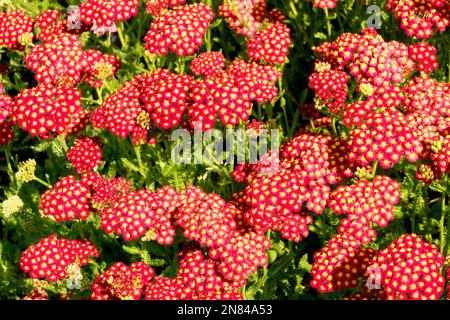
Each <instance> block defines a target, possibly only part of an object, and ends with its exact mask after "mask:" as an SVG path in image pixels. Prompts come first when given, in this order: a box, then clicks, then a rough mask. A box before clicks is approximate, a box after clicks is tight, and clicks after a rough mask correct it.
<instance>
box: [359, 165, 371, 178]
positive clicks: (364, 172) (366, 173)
mask: <svg viewBox="0 0 450 320" xmlns="http://www.w3.org/2000/svg"><path fill="white" fill-rule="evenodd" d="M355 176H356V177H357V178H358V179H370V178H372V172H371V171H370V170H369V169H368V168H366V167H358V168H356V172H355Z"/></svg>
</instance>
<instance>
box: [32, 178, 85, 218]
mask: <svg viewBox="0 0 450 320" xmlns="http://www.w3.org/2000/svg"><path fill="white" fill-rule="evenodd" d="M90 196H91V194H90V190H89V187H88V186H87V185H86V183H84V182H79V181H77V179H76V178H75V177H74V176H66V177H63V178H62V179H61V180H60V181H59V182H58V183H56V184H55V185H54V186H53V188H52V189H50V190H47V191H45V192H44V193H43V194H42V197H41V203H40V206H39V211H40V212H41V213H42V214H43V215H45V216H51V217H53V218H55V220H56V221H67V220H73V219H82V220H85V219H87V218H88V216H89V214H90V210H89V198H90Z"/></svg>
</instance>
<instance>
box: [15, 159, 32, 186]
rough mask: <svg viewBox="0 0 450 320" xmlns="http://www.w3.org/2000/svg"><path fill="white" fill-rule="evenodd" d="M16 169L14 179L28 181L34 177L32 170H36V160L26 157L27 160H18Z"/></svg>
mask: <svg viewBox="0 0 450 320" xmlns="http://www.w3.org/2000/svg"><path fill="white" fill-rule="evenodd" d="M17 167H18V169H19V170H18V171H17V172H16V179H17V181H19V182H30V181H31V180H33V178H34V172H35V171H36V160H34V159H28V160H27V161H23V162H20V163H19V165H18V166H17Z"/></svg>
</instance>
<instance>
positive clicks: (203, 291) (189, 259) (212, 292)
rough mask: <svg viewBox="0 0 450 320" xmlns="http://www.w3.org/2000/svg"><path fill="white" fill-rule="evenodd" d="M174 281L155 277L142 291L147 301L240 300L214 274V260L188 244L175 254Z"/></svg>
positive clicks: (232, 288) (232, 287)
mask: <svg viewBox="0 0 450 320" xmlns="http://www.w3.org/2000/svg"><path fill="white" fill-rule="evenodd" d="M178 257H179V260H180V265H179V268H178V272H177V276H176V277H175V278H167V277H160V276H158V277H154V278H153V279H151V281H150V282H149V283H148V285H147V288H146V291H145V299H146V300H175V299H177V300H181V299H183V300H229V299H231V300H241V299H242V294H241V293H240V292H239V287H236V286H235V285H234V284H232V283H230V282H229V281H227V280H225V279H224V278H223V277H222V276H221V275H220V273H218V272H217V268H216V263H215V261H214V260H212V259H209V258H206V257H205V256H204V254H203V253H202V251H201V250H200V249H198V248H197V247H196V246H195V245H190V244H188V245H187V246H185V247H184V248H183V249H182V250H181V251H180V252H179V254H178Z"/></svg>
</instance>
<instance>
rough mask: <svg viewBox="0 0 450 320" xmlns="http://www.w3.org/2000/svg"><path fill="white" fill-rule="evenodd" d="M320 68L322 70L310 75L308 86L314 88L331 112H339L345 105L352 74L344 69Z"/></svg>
mask: <svg viewBox="0 0 450 320" xmlns="http://www.w3.org/2000/svg"><path fill="white" fill-rule="evenodd" d="M320 69H321V70H322V71H319V72H314V73H312V74H311V75H310V76H309V84H308V86H309V87H310V88H311V89H313V90H314V92H315V94H316V97H317V98H319V99H320V101H321V103H323V104H324V105H326V106H327V107H328V108H329V110H330V112H332V113H334V114H338V113H339V111H340V110H341V109H342V108H343V107H344V106H345V101H346V99H347V89H348V86H347V82H348V81H349V80H350V76H349V75H348V74H347V73H346V72H344V71H339V70H326V69H323V68H320Z"/></svg>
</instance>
